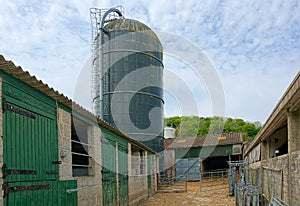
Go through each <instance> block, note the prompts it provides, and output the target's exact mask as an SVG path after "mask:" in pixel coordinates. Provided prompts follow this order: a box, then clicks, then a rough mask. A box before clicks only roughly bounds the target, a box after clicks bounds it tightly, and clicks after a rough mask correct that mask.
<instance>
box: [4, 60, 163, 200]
mask: <svg viewBox="0 0 300 206" xmlns="http://www.w3.org/2000/svg"><path fill="white" fill-rule="evenodd" d="M0 93H1V100H0V101H1V105H2V112H1V113H0V120H1V121H0V124H1V127H0V135H1V137H2V138H1V139H0V146H1V147H0V157H1V158H0V164H1V167H2V170H1V176H2V178H1V179H0V181H1V185H2V188H3V189H2V190H1V195H0V205H41V206H42V205H43V206H44V205H137V204H139V203H140V202H141V201H144V200H146V199H147V198H148V197H149V196H150V195H152V194H153V193H154V192H155V190H156V188H157V173H158V168H157V165H158V162H157V161H158V156H157V153H155V152H154V151H153V150H152V149H150V148H148V147H146V146H145V145H143V144H142V143H140V142H138V141H136V140H134V139H132V138H131V137H129V136H127V135H125V134H123V133H122V132H120V131H119V130H118V129H116V128H114V127H112V126H111V125H109V124H108V123H106V122H104V121H103V120H101V119H99V118H97V117H96V116H94V115H93V114H92V113H90V112H89V111H87V110H86V109H84V108H82V107H81V106H80V105H78V104H76V103H75V102H74V101H72V100H70V99H68V98H67V97H66V96H64V95H63V94H61V93H59V92H58V91H55V90H54V89H53V88H50V87H49V86H48V85H47V84H45V83H43V82H42V81H40V80H38V79H36V77H35V76H31V75H30V74H29V73H28V72H25V71H24V70H23V69H22V68H21V67H17V66H15V65H14V63H13V62H11V61H7V60H6V59H5V58H4V57H3V56H2V55H0Z"/></svg>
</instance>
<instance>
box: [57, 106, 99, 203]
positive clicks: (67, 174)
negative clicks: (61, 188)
mask: <svg viewBox="0 0 300 206" xmlns="http://www.w3.org/2000/svg"><path fill="white" fill-rule="evenodd" d="M100 137H101V130H100V128H98V127H95V126H90V127H89V128H88V144H89V145H90V146H89V147H88V153H89V155H90V156H91V157H90V159H89V176H79V177H73V176H72V153H71V114H70V113H68V112H66V111H64V110H62V109H58V153H59V160H60V161H62V164H60V165H59V179H60V180H72V179H75V180H77V188H78V192H77V194H78V205H80V206H85V205H87V206H88V205H95V206H96V205H97V206H98V205H99V206H100V205H102V182H101V178H102V175H101V141H100Z"/></svg>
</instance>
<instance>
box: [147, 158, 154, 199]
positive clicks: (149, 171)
mask: <svg viewBox="0 0 300 206" xmlns="http://www.w3.org/2000/svg"><path fill="white" fill-rule="evenodd" d="M152 168H153V155H152V154H151V153H149V152H148V155H147V177H148V196H150V195H151V192H152V191H151V190H152V173H153V170H152Z"/></svg>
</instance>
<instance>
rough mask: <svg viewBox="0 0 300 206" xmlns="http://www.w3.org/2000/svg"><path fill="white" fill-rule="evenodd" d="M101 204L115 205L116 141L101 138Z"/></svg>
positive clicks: (106, 205)
mask: <svg viewBox="0 0 300 206" xmlns="http://www.w3.org/2000/svg"><path fill="white" fill-rule="evenodd" d="M102 197H103V205H105V206H114V205H117V180H116V143H115V142H113V141H110V140H106V139H104V138H102Z"/></svg>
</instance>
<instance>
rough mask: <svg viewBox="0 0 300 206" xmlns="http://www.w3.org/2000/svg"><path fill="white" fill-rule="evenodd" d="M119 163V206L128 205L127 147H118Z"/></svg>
mask: <svg viewBox="0 0 300 206" xmlns="http://www.w3.org/2000/svg"><path fill="white" fill-rule="evenodd" d="M118 163H119V199H120V205H121V206H123V205H124V206H126V205H128V151H127V147H126V146H123V145H120V144H119V146H118Z"/></svg>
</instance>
